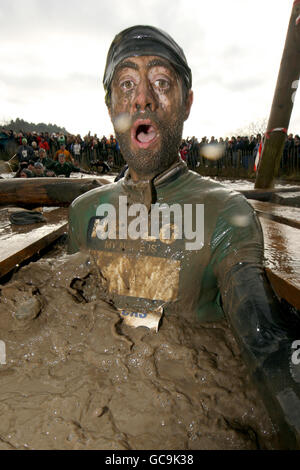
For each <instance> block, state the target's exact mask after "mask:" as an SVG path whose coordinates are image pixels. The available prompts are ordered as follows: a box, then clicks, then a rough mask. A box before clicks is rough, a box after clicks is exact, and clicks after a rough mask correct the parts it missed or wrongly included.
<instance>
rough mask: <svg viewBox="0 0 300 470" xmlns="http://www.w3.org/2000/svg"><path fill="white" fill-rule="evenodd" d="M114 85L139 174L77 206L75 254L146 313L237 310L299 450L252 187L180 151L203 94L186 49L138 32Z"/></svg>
mask: <svg viewBox="0 0 300 470" xmlns="http://www.w3.org/2000/svg"><path fill="white" fill-rule="evenodd" d="M103 83H104V88H105V91H106V98H105V99H106V104H107V108H108V112H109V115H110V118H111V120H112V123H113V126H114V129H115V134H116V137H117V140H118V142H119V144H120V149H121V152H122V155H123V156H124V159H125V160H126V162H127V164H128V170H127V172H126V174H125V177H124V178H122V179H121V180H119V181H118V182H116V183H112V184H109V185H106V186H103V187H101V188H99V189H95V190H92V191H89V192H88V193H86V194H84V195H82V196H80V197H79V198H77V199H76V200H75V201H74V202H73V204H72V206H71V209H70V225H69V226H70V229H69V230H70V232H69V238H70V251H71V252H76V251H79V250H88V251H89V252H90V253H91V255H92V256H93V258H94V259H95V261H96V263H97V266H98V269H99V272H100V274H101V278H102V279H103V280H104V281H105V283H106V288H107V290H108V291H109V293H110V296H111V298H112V299H113V301H114V304H115V306H116V307H117V308H118V309H121V310H122V309H123V310H124V311H126V312H139V314H140V315H144V314H146V313H147V312H151V311H156V310H157V309H158V308H160V307H163V309H164V314H165V315H172V314H177V315H185V316H190V317H192V316H194V317H195V316H197V317H198V318H199V320H200V321H216V320H218V319H221V318H223V317H224V315H225V316H226V318H227V319H228V321H229V323H230V324H231V326H232V329H233V331H234V333H235V336H236V338H237V340H238V342H239V344H240V347H241V350H242V353H243V354H244V357H245V359H246V361H247V363H248V365H249V366H250V369H251V371H252V373H253V376H254V378H256V379H257V382H258V384H259V385H260V386H261V390H262V393H263V396H264V398H265V399H266V400H265V401H266V404H267V406H269V410H270V413H271V416H272V417H273V419H274V420H275V421H276V423H278V425H279V426H280V430H281V431H282V432H284V435H285V438H286V442H288V445H289V446H295V442H296V441H297V440H298V439H299V432H300V428H299V424H300V400H299V396H300V394H299V388H300V371H299V370H298V371H297V370H296V366H294V369H293V370H292V368H293V366H291V367H290V357H291V342H292V339H293V333H290V331H289V328H288V327H287V326H286V325H285V323H284V320H283V319H282V309H281V307H280V304H279V302H278V300H277V298H276V296H275V294H274V293H273V291H272V289H271V287H270V285H269V283H268V281H267V279H266V276H265V273H264V268H263V236H262V230H261V227H260V223H259V221H258V219H257V217H256V215H255V213H254V211H253V209H252V207H251V206H250V205H249V204H248V202H247V200H246V199H245V198H244V197H243V196H242V195H241V194H239V193H236V192H234V191H230V190H228V189H226V188H224V187H223V186H222V185H220V184H218V183H216V182H213V181H210V180H209V179H207V178H202V177H201V176H200V175H199V174H197V173H194V172H192V171H189V170H188V168H187V166H186V164H185V163H184V162H183V161H182V160H181V159H180V157H179V146H180V143H181V138H182V131H183V125H184V121H185V120H186V119H187V118H188V116H189V113H190V110H191V106H192V102H193V92H192V74H191V70H190V68H189V66H188V63H187V60H186V57H185V55H184V53H183V51H182V49H181V48H180V47H179V46H178V44H177V43H176V42H175V41H174V40H173V39H172V38H171V37H170V36H169V35H168V34H167V33H165V32H164V31H162V30H159V29H157V28H155V27H151V26H134V27H131V28H128V29H126V30H125V31H122V32H121V33H119V34H118V35H117V36H116V37H115V39H114V40H113V42H112V44H111V47H110V49H109V52H108V56H107V62H106V68H105V72H104V79H103ZM294 332H295V328H294ZM299 338H300V336H299ZM297 339H298V338H297ZM295 409H298V411H299V419H298V421H297V420H296V421H295V418H294V410H295ZM298 444H299V442H298ZM299 445H300V444H299Z"/></svg>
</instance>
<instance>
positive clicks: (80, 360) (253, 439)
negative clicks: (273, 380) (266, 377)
mask: <svg viewBox="0 0 300 470" xmlns="http://www.w3.org/2000/svg"><path fill="white" fill-rule="evenodd" d="M0 289H1V294H0V331H1V333H0V339H1V340H2V341H4V343H5V346H6V364H2V365H0V383H1V387H0V414H1V420H0V449H105V450H107V449H134V450H137V449H157V450H159V449H166V450H170V449H180V450H183V449H274V448H277V446H278V442H277V435H276V432H275V430H274V427H273V425H272V423H271V421H270V419H269V417H268V414H267V412H266V410H265V408H264V406H263V404H262V402H261V400H260V397H259V396H258V394H257V392H256V390H255V389H254V387H253V385H252V383H251V379H250V377H249V376H248V374H247V368H246V366H245V365H244V363H243V361H242V360H241V357H240V353H239V348H238V346H237V344H236V342H235V340H234V338H233V336H232V334H231V331H230V329H229V328H228V325H227V323H226V321H225V320H224V321H222V322H219V323H206V324H200V323H199V322H198V321H197V319H190V320H188V319H186V318H183V317H180V316H172V317H164V318H163V321H162V324H161V327H160V329H159V331H158V333H155V332H152V331H150V330H148V329H146V328H143V327H142V328H136V329H134V328H131V327H129V326H127V325H124V324H123V323H122V320H121V319H120V317H119V314H118V312H117V311H116V310H115V309H114V307H113V306H111V305H109V303H107V301H109V299H108V298H106V297H105V295H104V293H103V292H102V290H101V288H100V285H99V279H98V276H97V273H96V272H95V271H94V268H93V266H92V264H91V263H89V262H88V260H87V257H86V255H84V254H76V255H72V256H68V255H65V254H64V253H63V251H61V252H60V253H59V255H56V256H55V257H52V255H51V256H48V257H47V258H44V259H41V260H39V261H37V262H35V263H31V264H29V265H28V266H25V267H23V268H22V269H20V271H19V272H18V273H16V274H15V275H14V276H13V277H12V279H11V280H10V281H9V282H7V283H6V284H4V285H2V286H0ZM103 299H104V300H103Z"/></svg>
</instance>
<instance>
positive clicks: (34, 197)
mask: <svg viewBox="0 0 300 470" xmlns="http://www.w3.org/2000/svg"><path fill="white" fill-rule="evenodd" d="M107 183H109V181H108V180H106V179H105V178H81V179H80V178H28V179H27V178H8V179H3V180H0V206H7V205H16V206H19V207H34V206H39V207H40V206H43V207H44V206H50V207H56V206H69V205H70V204H71V202H72V201H74V199H76V197H78V196H80V195H81V194H84V193H85V192H87V191H90V190H91V189H95V188H99V187H101V186H102V185H104V184H107Z"/></svg>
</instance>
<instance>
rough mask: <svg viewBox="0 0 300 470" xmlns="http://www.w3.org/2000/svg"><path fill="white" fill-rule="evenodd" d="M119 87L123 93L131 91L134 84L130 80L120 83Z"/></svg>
mask: <svg viewBox="0 0 300 470" xmlns="http://www.w3.org/2000/svg"><path fill="white" fill-rule="evenodd" d="M120 86H121V88H122V90H124V91H128V90H132V88H133V87H134V82H133V81H132V80H124V82H121V84H120Z"/></svg>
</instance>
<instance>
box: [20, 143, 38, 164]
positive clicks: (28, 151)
mask: <svg viewBox="0 0 300 470" xmlns="http://www.w3.org/2000/svg"><path fill="white" fill-rule="evenodd" d="M17 157H18V160H19V163H21V162H24V161H27V162H29V160H32V159H33V158H34V152H33V148H32V147H31V145H27V139H26V138H25V137H23V138H22V145H20V147H19V148H18V150H17Z"/></svg>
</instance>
